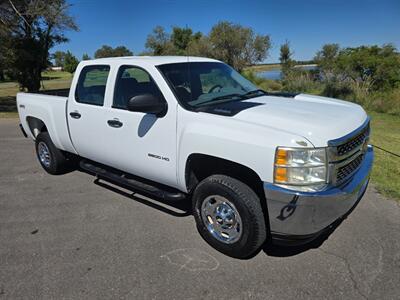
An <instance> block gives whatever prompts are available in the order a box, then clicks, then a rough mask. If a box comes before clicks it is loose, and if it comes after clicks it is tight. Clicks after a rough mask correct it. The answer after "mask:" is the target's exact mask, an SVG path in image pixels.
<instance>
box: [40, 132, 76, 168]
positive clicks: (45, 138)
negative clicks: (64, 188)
mask: <svg viewBox="0 0 400 300" xmlns="http://www.w3.org/2000/svg"><path fill="white" fill-rule="evenodd" d="M36 155H37V158H38V160H39V162H40V164H41V166H42V167H43V169H44V170H45V171H46V172H47V173H49V174H52V175H59V174H65V173H67V172H69V171H71V170H73V169H74V167H75V159H74V158H73V157H67V156H66V155H65V154H64V153H63V152H62V151H61V150H59V149H57V148H56V146H55V145H54V144H53V142H52V140H51V138H50V135H49V133H48V132H41V133H39V135H38V136H37V137H36Z"/></svg>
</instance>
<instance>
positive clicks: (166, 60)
mask: <svg viewBox="0 0 400 300" xmlns="http://www.w3.org/2000/svg"><path fill="white" fill-rule="evenodd" d="M207 61H208V62H219V61H218V60H215V59H211V58H206V57H196V56H122V57H105V58H98V59H93V60H88V61H87V62H88V63H89V64H90V62H102V63H112V62H118V63H127V62H131V63H133V62H135V63H139V62H143V63H144V62H145V63H148V64H152V65H154V66H158V65H163V64H173V63H184V62H207Z"/></svg>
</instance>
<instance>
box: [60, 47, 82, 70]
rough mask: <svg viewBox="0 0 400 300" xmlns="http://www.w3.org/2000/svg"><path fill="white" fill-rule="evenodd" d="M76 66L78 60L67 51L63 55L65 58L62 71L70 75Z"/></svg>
mask: <svg viewBox="0 0 400 300" xmlns="http://www.w3.org/2000/svg"><path fill="white" fill-rule="evenodd" d="M78 64H79V61H78V59H77V58H76V57H75V56H74V55H73V54H72V53H71V52H70V51H67V53H65V57H64V67H63V69H64V70H65V71H67V72H69V73H71V74H72V73H74V72H75V70H76V67H77V66H78Z"/></svg>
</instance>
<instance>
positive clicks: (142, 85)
mask: <svg viewBox="0 0 400 300" xmlns="http://www.w3.org/2000/svg"><path fill="white" fill-rule="evenodd" d="M143 94H152V95H154V96H156V97H159V98H163V96H162V94H161V92H160V90H159V89H158V87H157V85H156V83H155V82H154V80H153V79H152V78H151V77H150V75H149V73H147V72H146V71H145V70H143V69H141V68H138V67H134V66H121V67H120V69H119V71H118V75H117V81H116V83H115V90H114V102H113V107H114V108H121V109H126V107H127V104H128V101H129V99H131V98H132V97H134V96H137V95H143Z"/></svg>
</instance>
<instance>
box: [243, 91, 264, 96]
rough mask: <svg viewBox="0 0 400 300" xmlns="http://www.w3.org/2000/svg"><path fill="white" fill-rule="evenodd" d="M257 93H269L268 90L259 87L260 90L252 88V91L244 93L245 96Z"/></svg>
mask: <svg viewBox="0 0 400 300" xmlns="http://www.w3.org/2000/svg"><path fill="white" fill-rule="evenodd" d="M257 93H261V95H267V94H268V93H267V92H266V91H264V90H261V89H258V90H252V91H250V92H247V93H245V94H243V96H245V97H249V96H251V95H253V94H257ZM261 95H260V96H261Z"/></svg>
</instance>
